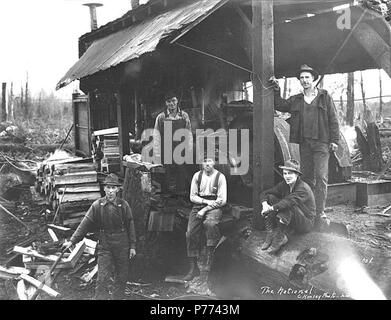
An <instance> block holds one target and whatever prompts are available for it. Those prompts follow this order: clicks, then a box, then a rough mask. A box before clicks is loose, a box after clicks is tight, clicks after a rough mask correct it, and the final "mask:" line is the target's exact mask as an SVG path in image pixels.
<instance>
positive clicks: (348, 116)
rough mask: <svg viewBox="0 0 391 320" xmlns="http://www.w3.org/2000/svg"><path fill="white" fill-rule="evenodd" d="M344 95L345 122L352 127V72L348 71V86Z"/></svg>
mask: <svg viewBox="0 0 391 320" xmlns="http://www.w3.org/2000/svg"><path fill="white" fill-rule="evenodd" d="M346 95H347V105H346V123H347V124H348V125H349V126H351V127H352V126H354V72H349V73H348V87H347V91H346Z"/></svg>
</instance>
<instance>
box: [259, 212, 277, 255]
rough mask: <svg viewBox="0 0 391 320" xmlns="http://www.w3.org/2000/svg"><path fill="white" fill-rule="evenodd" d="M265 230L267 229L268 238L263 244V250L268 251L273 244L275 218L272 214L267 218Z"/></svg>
mask: <svg viewBox="0 0 391 320" xmlns="http://www.w3.org/2000/svg"><path fill="white" fill-rule="evenodd" d="M265 228H266V238H265V241H264V242H263V244H262V247H261V249H262V250H266V249H267V248H269V247H270V245H271V244H272V240H273V236H274V232H273V231H274V230H273V217H271V214H269V215H268V216H267V217H266V218H265Z"/></svg>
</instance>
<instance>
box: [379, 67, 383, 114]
mask: <svg viewBox="0 0 391 320" xmlns="http://www.w3.org/2000/svg"><path fill="white" fill-rule="evenodd" d="M381 73H382V70H381V69H379V119H380V118H381V117H382V116H383V81H382V75H381Z"/></svg>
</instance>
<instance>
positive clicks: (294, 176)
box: [282, 169, 299, 186]
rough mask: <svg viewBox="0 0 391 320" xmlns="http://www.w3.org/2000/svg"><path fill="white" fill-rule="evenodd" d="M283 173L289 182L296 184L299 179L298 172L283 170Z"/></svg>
mask: <svg viewBox="0 0 391 320" xmlns="http://www.w3.org/2000/svg"><path fill="white" fill-rule="evenodd" d="M282 175H283V177H284V180H285V182H286V183H287V184H289V185H290V186H291V185H294V184H295V183H296V181H297V177H298V176H299V175H298V174H297V173H296V172H294V171H290V170H285V169H283V170H282Z"/></svg>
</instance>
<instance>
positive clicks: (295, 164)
mask: <svg viewBox="0 0 391 320" xmlns="http://www.w3.org/2000/svg"><path fill="white" fill-rule="evenodd" d="M279 168H280V169H283V170H284V169H285V170H289V171H293V172H296V173H298V174H299V175H302V173H301V171H300V163H299V161H297V160H295V159H289V160H287V161H285V163H284V165H283V166H279Z"/></svg>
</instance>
